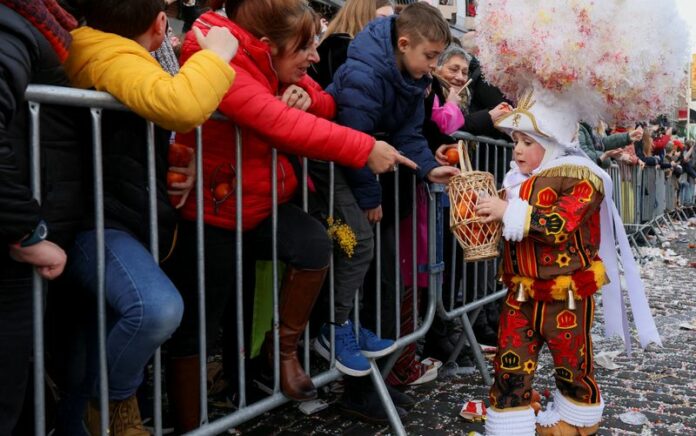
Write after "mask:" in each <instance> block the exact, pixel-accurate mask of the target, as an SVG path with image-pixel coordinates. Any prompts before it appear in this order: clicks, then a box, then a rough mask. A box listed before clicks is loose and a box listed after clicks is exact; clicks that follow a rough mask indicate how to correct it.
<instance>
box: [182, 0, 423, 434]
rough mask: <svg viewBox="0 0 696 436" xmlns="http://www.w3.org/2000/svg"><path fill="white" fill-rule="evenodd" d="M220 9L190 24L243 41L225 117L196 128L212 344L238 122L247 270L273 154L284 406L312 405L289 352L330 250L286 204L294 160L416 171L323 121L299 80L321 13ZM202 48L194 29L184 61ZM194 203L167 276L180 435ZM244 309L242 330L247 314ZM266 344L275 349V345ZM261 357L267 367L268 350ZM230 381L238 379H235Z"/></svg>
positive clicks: (315, 225)
mask: <svg viewBox="0 0 696 436" xmlns="http://www.w3.org/2000/svg"><path fill="white" fill-rule="evenodd" d="M226 11H227V15H228V16H229V17H230V19H228V18H226V17H224V16H223V15H221V14H219V13H216V12H208V13H206V14H204V15H202V16H201V17H200V18H199V19H198V21H196V23H194V28H198V29H200V30H201V31H202V32H203V33H206V32H207V29H209V28H210V27H211V26H220V27H224V28H227V29H229V30H230V32H231V33H232V34H233V35H234V36H235V37H236V38H237V39H238V40H239V50H238V52H237V56H236V57H235V58H234V59H233V60H232V62H231V64H232V66H233V68H234V69H235V71H236V73H237V75H236V78H235V82H234V84H233V86H232V87H231V88H230V90H229V92H228V93H227V95H226V96H225V97H224V99H223V100H222V103H221V104H220V106H219V108H218V109H219V111H220V112H221V113H222V114H224V115H225V116H226V117H227V118H229V120H230V121H212V120H211V121H208V122H206V123H205V125H204V126H203V144H204V147H203V172H202V174H200V176H201V177H203V186H204V187H205V192H204V198H203V203H204V220H205V244H206V249H205V261H206V270H205V273H206V278H205V283H206V308H207V310H206V313H207V331H208V338H213V339H214V338H215V332H217V329H218V328H219V324H220V320H221V318H222V316H223V311H224V308H225V306H226V305H227V304H228V303H230V304H231V305H233V304H235V301H232V300H234V299H233V298H229V297H230V296H233V295H234V292H235V261H234V256H235V254H236V251H235V237H236V233H235V231H236V224H237V223H236V210H235V203H236V198H235V190H234V187H235V186H236V183H238V182H239V181H238V179H237V174H238V170H237V168H236V162H237V160H236V159H237V158H236V142H235V126H237V127H239V129H240V131H241V140H242V174H243V176H242V180H243V181H242V182H241V183H242V207H243V211H242V229H243V232H244V238H243V239H244V256H243V259H244V262H245V268H244V271H245V272H246V271H248V269H247V268H246V267H247V265H248V266H252V265H253V261H254V260H255V259H258V258H269V257H270V253H271V217H270V215H271V207H272V201H271V200H272V188H271V176H272V175H271V160H272V149H273V148H275V149H277V151H278V165H277V180H278V189H277V194H278V235H279V238H278V258H279V259H280V260H281V261H283V262H285V263H286V265H287V268H286V271H285V276H284V279H283V284H282V287H281V291H280V295H281V297H280V305H279V314H280V320H279V321H280V379H281V380H280V384H281V388H282V390H283V392H284V393H285V394H286V395H287V396H288V397H289V398H292V399H295V400H308V399H312V398H315V397H316V389H315V387H314V385H313V384H312V381H311V379H310V378H309V377H308V376H307V375H306V374H305V372H304V371H303V370H302V367H301V366H300V364H299V362H298V360H297V355H296V349H297V343H298V339H299V336H300V334H301V333H302V332H303V330H304V328H305V326H306V324H307V320H308V318H309V314H310V312H311V310H312V307H313V305H314V302H315V300H316V297H317V295H318V293H319V291H320V289H321V286H322V283H323V281H324V277H325V274H326V270H327V268H328V263H329V252H330V242H329V240H328V236H327V234H326V230H325V229H324V227H323V226H322V225H321V223H319V221H316V220H315V219H313V218H311V217H310V216H309V215H307V214H306V213H304V212H303V211H302V210H301V209H300V208H298V207H297V206H295V205H294V204H291V203H289V201H290V200H291V198H292V197H293V196H294V194H295V191H296V189H297V185H298V180H297V176H296V174H295V171H294V170H293V166H292V165H291V164H290V161H289V156H290V155H297V156H306V157H309V158H313V159H321V160H331V161H335V162H337V163H340V164H341V165H346V166H350V167H354V168H361V167H362V166H364V165H365V164H367V165H368V166H369V167H370V168H371V169H372V170H373V171H374V172H376V173H379V172H384V171H386V170H389V169H391V168H392V167H393V166H394V165H395V164H396V163H404V164H406V165H408V166H411V167H413V168H415V164H414V163H413V162H411V161H409V160H408V159H405V158H404V157H402V156H400V155H399V154H398V152H397V151H396V150H395V149H394V148H393V147H391V146H390V145H388V144H386V143H385V142H382V141H375V139H374V138H372V137H371V136H369V135H366V134H364V133H361V132H358V131H355V130H352V129H349V128H346V127H342V126H339V125H337V124H334V123H332V122H330V121H328V120H327V119H329V118H332V117H333V116H334V114H335V111H336V106H335V103H334V101H333V99H332V97H331V96H330V95H329V94H327V93H325V92H324V91H322V90H321V88H320V87H319V86H318V85H317V84H316V83H315V82H314V81H313V80H312V79H311V78H309V77H308V76H307V74H306V73H307V69H308V68H309V66H310V65H311V64H312V63H313V62H317V61H318V60H319V59H318V55H317V52H316V44H317V43H316V31H317V17H316V15H315V13H314V12H313V11H312V9H311V8H310V7H309V6H308V5H307V3H306V1H305V0H264V1H244V0H241V1H240V0H228V1H227V3H226ZM198 50H200V48H199V47H198V45H197V43H196V39H195V38H194V37H193V34H191V33H189V34H188V35H187V37H186V40H185V41H184V44H183V48H182V59H181V60H182V62H185V61H186V59H187V58H189V57H190V56H191V55H192V54H193V53H195V52H196V51H198ZM177 140H178V141H179V142H183V143H184V144H187V145H189V146H193V145H194V144H195V134H188V135H179V136H178V137H177ZM195 204H196V199H195V197H193V196H191V197H190V198H189V199H188V201H187V202H186V204H185V205H184V207H183V209H182V216H183V218H184V219H185V220H188V222H186V221H184V222H183V223H182V224H181V225H180V228H179V241H178V243H177V244H178V247H177V250H176V254H175V259H174V262H173V265H174V267H173V268H172V272H171V275H172V278H173V280H174V281H175V283H177V288H178V289H180V290H181V291H182V293H183V294H184V299H185V304H186V308H187V309H186V311H185V313H184V319H183V321H182V324H181V327H180V328H179V330H178V331H177V333H176V334H175V336H174V338H173V340H172V353H171V354H172V355H173V356H176V357H175V358H173V359H172V360H171V362H170V369H171V370H172V371H171V374H173V375H172V376H170V377H168V378H169V381H170V382H171V383H170V392H169V395H170V399H173V403H174V407H175V411H176V413H175V415H177V416H178V417H179V420H180V421H187V422H188V424H185V423H180V427H182V428H180V430H186V429H188V428H186V427H190V426H191V425H193V426H195V425H196V424H197V422H198V419H197V418H198V416H197V415H195V416H193V415H192V411H193V412H196V411H197V410H198V407H197V405H198V400H197V398H198V395H197V394H196V390H197V389H198V383H197V381H196V379H197V376H198V356H196V355H195V353H196V352H197V346H196V338H197V333H196V329H197V321H196V313H197V311H196V309H195V307H196V306H197V303H196V277H195V274H192V273H191V271H190V266H191V265H195V253H196V249H195V247H196V241H195V226H194V223H193V221H194V220H195V216H196V206H195ZM248 262H251V263H248ZM252 282H253V274H246V275H245V280H244V286H245V292H250V291H252V290H253V283H252ZM247 295H248V294H247ZM251 297H253V295H252V296H250V297H247V298H245V300H246V302H247V303H249V302H251V303H253V298H251ZM245 306H247V307H245V308H244V313H245V322H246V324H247V327H246V328H245V331H246V332H248V331H249V330H248V327H249V321H250V319H251V315H252V306H249V305H248V304H245ZM228 310H229V307H228ZM231 313H236V312H234V310H233V311H232V312H231ZM228 322H229V323H233V322H235V321H233V320H229V321H228ZM227 327H229V326H227ZM230 330H231V329H230ZM247 336H248V335H247ZM267 339H269V338H268V337H267ZM266 342H267V344H269V345H270V344H272V341H269V340H267V341H266ZM266 348H267V350H269V351H272V347H266ZM267 356H268V358H269V361H271V360H272V352H268V354H267ZM229 360H234V359H226V366H227V365H229V364H234V363H235V362H229ZM226 373H228V375H229V376H230V378H234V379H235V380H236V377H234V374H231V373H230V371H226ZM186 416H188V418H186Z"/></svg>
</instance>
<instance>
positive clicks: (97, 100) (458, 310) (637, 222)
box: [26, 85, 693, 436]
mask: <svg viewBox="0 0 696 436" xmlns="http://www.w3.org/2000/svg"><path fill="white" fill-rule="evenodd" d="M26 99H27V101H28V102H29V109H30V121H31V131H30V138H31V152H32V187H33V191H34V195H35V197H36V198H37V199H40V198H41V192H40V189H39V187H40V185H41V184H40V180H39V177H40V171H39V168H40V142H39V133H40V130H41V126H40V125H39V114H40V110H41V106H42V105H51V104H60V105H70V106H78V107H84V108H88V110H89V111H90V114H91V120H92V125H91V133H92V135H91V137H92V151H93V163H94V165H93V166H94V169H93V171H94V174H93V177H94V187H95V194H94V201H95V205H94V208H95V209H94V213H95V223H96V234H97V264H98V266H97V277H98V283H99V288H98V298H97V311H98V337H99V349H98V351H99V405H100V410H101V416H102V429H101V430H102V435H106V434H107V425H108V376H107V360H106V348H105V338H106V300H105V290H104V283H105V282H104V280H105V255H104V211H103V200H104V196H103V173H102V167H101V164H102V133H101V119H102V111H103V110H105V109H108V110H127V109H126V108H125V107H124V106H123V105H122V104H121V103H119V102H117V101H116V100H115V99H113V98H112V97H111V96H110V95H108V94H106V93H101V92H95V91H88V90H79V89H71V88H59V87H49V86H40V85H31V86H30V87H29V88H28V90H27V92H26ZM216 117H217V118H220V117H219V116H216ZM454 136H455V137H456V138H458V139H463V140H466V141H468V142H469V144H470V145H473V146H474V149H473V150H472V154H471V157H472V165H473V167H474V168H475V169H478V170H483V171H489V172H491V173H493V174H494V176H495V180H496V183H497V185H498V187H500V186H501V184H502V179H503V176H504V175H505V173H506V171H507V168H508V163H509V162H510V160H511V158H512V148H513V145H512V144H510V143H508V142H506V141H501V140H495V139H491V138H485V137H474V136H472V135H469V134H467V133H463V132H457V133H456V134H455V135H454ZM202 138H203V136H202V127H198V128H197V131H196V169H197V173H198V174H202V170H203V168H202V159H201V155H202V151H203V147H204V144H203V139H202ZM147 144H148V149H147V155H148V187H149V224H150V229H151V232H150V246H151V250H152V255H153V257H154V259H155V260H156V261H157V260H158V259H157V253H158V249H157V247H158V240H157V238H158V234H157V231H156V229H157V209H156V175H155V174H156V173H155V149H154V124H153V123H151V122H148V136H147ZM236 147H237V165H236V167H237V177H238V178H239V180H240V182H239V183H236V202H237V203H236V213H237V220H236V222H237V240H236V245H237V250H238V252H239V253H242V233H243V232H242V183H241V180H242V179H243V174H242V168H243V167H242V164H241V163H242V160H241V159H242V151H243V147H242V143H241V134H240V132H239V130H237V135H236ZM305 163H306V162H305ZM277 164H278V162H277V152H276V151H275V150H274V151H273V155H272V169H273V171H272V175H273V176H272V177H273V179H272V186H273V192H274V195H273V199H272V201H273V207H272V223H273V225H272V229H273V235H272V236H273V237H272V244H273V258H272V262H273V263H272V265H273V333H274V334H273V337H274V341H273V346H274V351H275V358H274V365H273V366H274V368H273V373H274V380H275V382H274V385H273V388H272V393H271V394H270V395H269V396H268V397H266V398H264V399H262V400H260V401H257V402H255V403H251V404H249V403H248V401H247V395H246V384H245V382H246V376H245V357H246V355H245V353H246V351H245V346H244V338H245V336H244V335H245V332H244V328H243V326H244V322H243V320H244V316H245V315H249V314H245V313H244V311H243V307H244V305H243V304H242V300H243V289H242V280H243V268H242V257H241V256H237V258H236V259H235V262H236V265H237V267H236V274H237V275H236V295H235V298H236V300H237V326H238V328H237V341H238V344H237V345H238V351H239V353H238V356H239V357H238V359H239V365H238V368H239V369H238V373H237V377H238V381H239V400H238V404H237V406H238V409H237V410H236V411H234V412H233V413H231V414H229V415H226V416H224V417H222V418H219V419H217V420H215V421H213V422H208V398H207V384H206V381H207V373H206V366H207V365H206V364H207V358H206V357H207V350H206V336H207V332H206V331H205V306H204V304H205V292H206V288H205V280H204V275H203V274H202V273H200V272H199V275H198V282H197V283H198V289H197V292H198V302H199V309H198V310H199V313H198V317H199V354H200V373H199V383H200V392H201V394H200V397H199V400H200V401H199V407H200V411H201V418H202V422H201V424H202V425H201V426H200V427H199V428H198V429H196V430H195V431H193V432H191V433H189V434H190V435H197V436H198V435H201V436H202V435H212V434H218V433H220V432H223V431H225V430H227V429H230V428H233V427H235V426H238V425H239V424H242V423H244V422H246V421H248V420H250V419H253V418H255V417H257V416H259V415H261V414H263V413H265V412H268V411H270V410H272V409H274V408H276V407H278V406H280V405H282V404H284V403H286V402H288V401H289V400H288V399H287V398H286V397H285V396H284V395H283V394H282V392H281V390H280V383H279V360H278V349H279V340H278V328H279V323H278V321H279V320H278V304H277V303H278V301H279V281H278V278H279V272H278V260H277V247H276V245H277V238H278V235H277V224H278V211H277V200H278V199H277V184H278V180H277V171H276V169H277ZM303 168H304V170H303V174H302V184H301V186H302V197H303V206H304V209H305V211H307V208H308V189H307V172H306V168H307V165H304V166H303ZM632 171H633V173H632V176H631V177H632V181H633V183H632V184H626V183H622V182H621V181H622V177H621V172H620V171H619V169H618V167H616V168H612V169H610V173H611V175H612V178H613V179H614V180H615V190H614V192H613V193H612V195H613V196H614V199H615V200H616V202H617V205H619V204H623V205H625V204H626V203H627V201H626V198H627V197H626V195H627V194H626V192H625V190H626V189H631V190H633V196H634V201H633V208H634V210H633V219H629V222H625V224H626V225H627V226H634V227H635V228H636V229H637V230H636V232H633V233H632V234H631V240H632V242H633V243H634V244H635V246H638V243H637V240H636V235H637V234H639V233H640V234H642V237H643V239H644V240H645V241H647V242H648V243H650V244H652V243H651V242H650V240H649V238H647V234H646V227H653V228H654V229H655V230H656V232H655V233H656V235H657V232H660V231H661V230H660V225H659V224H660V223H662V224H665V225H667V224H669V223H670V222H671V221H670V220H671V218H669V213H667V214H663V213H662V212H661V211H662V209H660V208H659V207H658V204H659V203H660V201H662V204H664V206H663V208H667V211H675V210H676V211H679V209H677V208H675V206H676V205H675V198H676V195H673V193H668V191H667V190H666V186H665V182H664V174H662V172H661V171H660V172H657V170H656V169H654V168H647V169H645V170H642V171H641V170H640V169H639V168H634V169H633V170H632ZM396 174H397V177H398V174H399V171H398V170H397V171H396ZM658 174H662V176H661V177H662V178H660V175H658ZM657 181H659V182H657ZM616 182H618V183H616ZM333 183H334V168H333V165H331V172H330V190H331V196H330V201H329V203H330V204H329V208H330V209H331V210H333V207H334V198H333ZM416 183H417V182H416V180H415V176H413V177H412V179H411V190H412V194H413V199H414V204H413V205H412V213H413V216H412V218H413V220H412V240H413V242H412V244H413V245H412V247H411V248H412V263H413V264H412V267H413V268H412V271H413V285H414V296H413V298H414V304H413V306H414V307H413V312H414V315H413V317H414V318H413V319H414V321H413V322H414V328H413V332H411V333H409V334H406V335H403V336H401V332H400V327H401V325H400V324H401V320H400V304H401V283H400V282H401V280H400V278H401V267H400V262H399V259H400V253H399V252H400V247H399V243H398V241H399V234H400V233H399V223H398V220H397V221H396V224H395V229H394V230H395V235H396V241H397V243H396V256H395V259H394V262H393V267H394V268H395V272H396V277H397V279H396V281H397V283H396V289H397V290H396V293H397V295H396V298H395V308H394V310H395V331H396V336H397V340H396V346H397V351H395V352H394V353H392V355H391V356H389V357H388V358H387V359H386V362H385V364H383V365H381V368H380V367H378V365H377V363H376V362H375V360H374V359H371V360H370V365H371V367H372V372H371V376H370V377H371V380H372V382H373V384H374V386H375V388H376V391H377V393H378V395H379V397H380V399H381V401H382V403H383V404H384V406H385V409H386V411H387V414H388V416H389V420H390V423H391V425H392V428H393V431H394V433H395V434H398V435H404V434H405V430H404V427H403V425H402V423H401V421H400V419H399V416H398V414H397V412H396V408H395V407H394V404H393V403H392V401H391V398H390V396H389V394H388V392H387V389H386V386H385V383H384V378H385V377H386V375H387V374H388V373H389V372H390V370H391V368H392V366H393V365H394V363H395V362H396V360H397V358H398V356H399V355H400V353H401V351H402V350H403V348H404V347H406V346H407V345H410V344H412V343H414V342H416V341H417V340H419V339H420V338H422V337H423V336H424V335H425V334H426V332H427V331H428V329H429V328H430V326H431V324H432V322H433V319H434V316H435V313H436V311H437V314H438V315H439V316H440V317H442V318H444V319H447V320H452V319H455V318H461V320H462V323H463V326H464V330H465V334H464V335H461V336H460V340H459V343H458V344H457V347H456V349H455V351H454V352H453V354H452V355H451V356H450V359H449V360H454V359H456V357H457V355H458V354H459V353H460V352H461V350H462V349H463V347H464V346H465V345H466V343H467V342H468V344H469V345H470V346H471V349H472V351H473V353H474V357H475V360H476V364H477V366H478V368H479V370H480V372H481V376H482V378H483V381H484V383H486V384H491V378H490V374H489V371H488V368H487V365H486V362H485V360H484V358H483V356H482V353H481V350H480V348H479V346H478V342H477V340H476V337H475V335H474V332H473V328H472V324H473V322H474V321H475V319H476V317H477V316H478V315H479V313H480V312H481V310H482V308H483V306H484V305H486V304H488V303H492V302H495V301H497V300H499V299H501V298H502V297H503V296H504V295H505V294H506V292H507V291H506V289H504V288H503V287H502V285H501V284H500V283H498V282H497V280H496V279H495V277H496V272H497V269H498V266H499V259H497V258H496V259H492V260H488V261H481V262H474V263H469V264H466V263H465V262H463V260H459V259H461V257H460V254H459V253H460V251H459V250H460V248H459V246H458V244H457V242H456V239H455V238H454V236H453V235H451V234H449V232H445V231H444V230H443V228H444V226H448V223H447V218H446V217H445V216H444V212H443V201H446V199H445V195H444V187H443V186H441V185H428V201H427V203H428V226H427V228H428V230H427V232H428V238H427V240H428V247H427V249H428V265H427V266H426V267H425V270H426V272H427V273H428V277H429V278H428V290H427V305H426V308H425V312H424V313H423V314H421V316H422V321H421V323H420V326H418V322H417V320H418V318H419V314H418V306H419V305H418V292H417V290H416V289H417V282H418V280H417V274H418V272H423V268H422V266H419V265H418V259H417V244H418V238H417V237H416V229H417V222H416V221H417V214H416V204H415V201H416ZM660 184H661V185H662V187H663V190H662V192H663V193H664V196H663V197H662V200H660V199H659V198H658V197H659V194H656V191H658V189H654V188H653V187H654V186H659V185H660ZM396 185H397V188H396V192H395V197H394V200H393V201H394V206H395V210H397V211H398V210H399V193H398V183H397V184H396ZM689 188H690V190H691V191H690V195H691V197H690V198H691V205H692V206H691V207H692V212H693V184H691V185H690V186H689ZM194 189H195V190H196V193H197V204H196V207H197V214H196V232H197V256H198V257H197V266H198V268H197V269H198V271H203V269H204V266H205V259H204V256H203V253H204V246H203V229H204V223H203V189H204V187H203V180H202V178H201V177H198V178H197V180H196V184H195V188H194ZM670 192H671V191H670ZM669 196H671V197H669ZM688 196H689V192H685V193H684V194H683V198H688ZM628 203H629V204H630V200H629V201H628ZM680 216H681V215H680ZM381 235H382V229H381V226H379V225H378V226H377V227H376V229H375V236H376V244H375V246H376V250H375V251H376V252H375V260H376V263H377V268H376V272H377V274H376V275H377V279H376V289H375V292H376V296H377V305H376V321H377V323H376V325H377V329H376V330H377V333H378V334H379V331H380V325H381V308H380V305H379V302H380V300H381V294H380V293H381V286H380V282H381V277H380V274H381V272H380V268H381V265H380V258H381ZM444 235H448V236H447V237H445V236H444ZM443 244H448V245H449V246H450V247H451V248H452V250H451V255H450V257H449V258H448V259H447V264H448V265H449V266H450V271H448V273H449V277H448V283H449V287H448V291H449V292H448V294H447V295H443V292H442V286H443V283H442V280H443V279H442V274H441V273H442V270H443V268H444V267H443V265H444V262H443V254H442V251H443V248H444V246H443ZM242 256H243V254H242ZM459 264H461V274H457V268H456V266H458V265H459ZM330 265H331V266H333V255H332V258H331V261H330ZM327 280H328V281H329V289H330V291H329V292H330V295H329V297H330V298H329V301H330V311H331V313H332V314H333V312H334V277H333V271H332V268H331V269H330V271H329V275H328V278H327ZM33 296H34V315H33V318H34V327H35V328H34V345H35V346H34V380H35V383H34V408H35V415H34V416H35V434H36V435H44V434H46V413H45V404H44V403H45V398H44V388H43V384H42V383H41V382H40V381H41V380H44V377H45V371H44V338H43V318H42V317H43V312H44V308H43V283H42V281H41V279H40V278H39V277H38V275H36V274H35V277H34V292H33ZM443 297H446V298H443ZM332 316H333V315H332ZM354 316H355V318H356V320H358V319H359V313H358V308H357V305H356V310H355V314H354ZM332 319H333V318H332ZM309 339H310V338H309V332H308V331H306V332H305V340H304V353H303V357H304V359H303V360H304V366H305V369H306V370H307V372H308V373H309V371H310V352H309V347H310V340H309ZM333 341H334V332H333V328H331V361H330V364H329V368H328V370H325V371H323V372H320V373H317V374H313V375H312V380H313V382H314V384H315V385H316V386H317V387H321V386H324V385H326V384H328V383H331V382H333V381H335V380H337V379H339V378H340V377H341V374H340V373H339V371H338V370H337V369H336V368H335V350H334V344H333ZM153 374H154V375H153V378H154V395H153V397H154V398H153V410H154V433H155V435H158V436H159V435H161V434H162V431H163V429H162V389H161V386H162V379H161V374H162V367H161V356H160V352H159V350H158V351H157V352H156V353H155V356H154V358H153Z"/></svg>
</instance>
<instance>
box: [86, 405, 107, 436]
mask: <svg viewBox="0 0 696 436" xmlns="http://www.w3.org/2000/svg"><path fill="white" fill-rule="evenodd" d="M112 410H113V407H112V405H111V403H109V416H111V411H112ZM84 421H85V426H86V427H87V431H88V432H89V434H90V435H91V436H100V435H101V415H100V413H99V402H98V401H97V400H90V401H89V403H87V410H86V411H85V419H84ZM107 431H108V432H109V433H111V429H109V428H107Z"/></svg>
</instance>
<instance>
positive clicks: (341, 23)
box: [321, 0, 392, 41]
mask: <svg viewBox="0 0 696 436" xmlns="http://www.w3.org/2000/svg"><path fill="white" fill-rule="evenodd" d="M384 6H392V2H391V1H389V0H348V1H346V4H345V5H343V7H342V8H341V9H340V10H339V11H338V13H337V14H336V16H335V17H334V18H333V19H332V20H331V22H330V23H329V25H328V27H327V28H326V32H324V35H323V36H322V38H321V39H322V41H323V40H325V39H326V38H327V37H328V36H329V35H332V34H334V33H347V34H348V35H350V37H351V38H355V35H357V34H358V33H360V31H361V30H363V29H364V28H365V26H367V23H369V22H370V21H372V20H374V19H375V17H376V16H377V9H379V8H381V7H384Z"/></svg>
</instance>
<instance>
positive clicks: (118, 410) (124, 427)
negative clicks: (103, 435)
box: [109, 395, 150, 436]
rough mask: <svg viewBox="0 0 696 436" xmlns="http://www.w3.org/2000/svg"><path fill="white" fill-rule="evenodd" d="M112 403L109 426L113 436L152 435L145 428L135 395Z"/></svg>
mask: <svg viewBox="0 0 696 436" xmlns="http://www.w3.org/2000/svg"><path fill="white" fill-rule="evenodd" d="M111 403H113V411H112V412H111V425H110V426H109V427H110V428H111V434H112V435H113V436H150V432H149V431H147V430H145V426H143V420H142V419H141V418H140V409H139V408H138V400H137V399H136V398H135V395H133V396H132V397H130V398H128V399H126V400H123V401H112V402H111ZM109 408H111V404H110V405H109Z"/></svg>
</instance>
